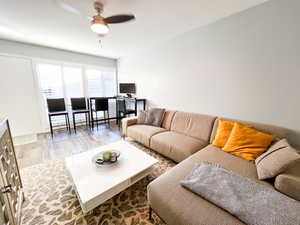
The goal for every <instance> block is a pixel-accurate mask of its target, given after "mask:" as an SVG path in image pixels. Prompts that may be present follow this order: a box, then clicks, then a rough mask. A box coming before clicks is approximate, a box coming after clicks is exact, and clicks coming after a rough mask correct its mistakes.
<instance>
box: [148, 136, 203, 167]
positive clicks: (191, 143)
mask: <svg viewBox="0 0 300 225" xmlns="http://www.w3.org/2000/svg"><path fill="white" fill-rule="evenodd" d="M206 145H207V142H206V141H201V140H198V139H196V138H192V137H189V136H186V135H183V134H180V133H176V132H173V131H167V132H163V133H159V134H156V135H154V136H152V138H151V140H150V148H152V149H154V150H155V151H157V152H159V153H161V154H162V155H164V156H166V157H168V158H170V159H173V160H174V161H176V162H180V161H182V160H184V159H186V158H187V157H189V156H190V155H192V154H194V153H195V152H197V151H198V150H200V149H202V148H204V147H205V146H206Z"/></svg>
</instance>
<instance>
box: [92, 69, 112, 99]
mask: <svg viewBox="0 0 300 225" xmlns="http://www.w3.org/2000/svg"><path fill="white" fill-rule="evenodd" d="M86 77H87V89H88V90H87V92H88V96H89V97H112V96H115V95H116V94H117V81H116V76H115V73H114V72H105V71H101V70H97V69H87V70H86Z"/></svg>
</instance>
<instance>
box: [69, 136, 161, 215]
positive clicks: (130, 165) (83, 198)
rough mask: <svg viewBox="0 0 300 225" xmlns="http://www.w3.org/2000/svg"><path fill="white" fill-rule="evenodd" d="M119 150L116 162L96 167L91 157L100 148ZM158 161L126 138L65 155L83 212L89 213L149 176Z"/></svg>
mask: <svg viewBox="0 0 300 225" xmlns="http://www.w3.org/2000/svg"><path fill="white" fill-rule="evenodd" d="M113 149H114V150H118V151H120V152H121V156H120V158H119V160H118V162H117V163H114V164H111V165H103V166H100V167H99V166H96V165H95V164H94V163H93V162H92V157H93V156H94V155H95V154H97V153H98V152H100V151H105V150H113ZM157 162H158V161H157V160H156V159H154V158H153V157H151V156H149V155H148V154H146V153H144V152H143V151H141V150H139V149H137V148H136V147H134V146H133V145H131V144H130V143H128V142H126V141H123V140H122V141H118V142H115V143H113V144H109V145H105V146H101V147H99V148H96V149H93V150H91V151H88V152H83V153H80V154H77V155H73V156H71V157H68V158H66V160H65V163H66V167H67V169H68V170H69V172H70V174H71V176H72V179H73V182H74V184H75V189H76V192H77V196H78V199H79V202H80V205H81V208H82V210H83V212H88V211H90V210H92V209H94V208H95V207H97V206H99V205H100V204H102V203H104V202H105V201H106V200H108V199H110V198H112V197H113V196H115V195H116V194H118V193H120V192H121V191H123V190H125V189H126V188H127V187H129V186H131V185H132V184H134V183H136V182H137V181H138V180H140V179H142V178H144V177H145V176H147V175H148V174H149V173H150V172H151V170H152V167H153V165H154V164H155V163H157Z"/></svg>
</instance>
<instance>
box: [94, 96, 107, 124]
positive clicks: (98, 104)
mask: <svg viewBox="0 0 300 225" xmlns="http://www.w3.org/2000/svg"><path fill="white" fill-rule="evenodd" d="M94 112H95V113H96V122H97V128H98V122H99V121H98V112H103V117H104V121H107V123H108V125H109V126H110V123H109V107H108V98H95V106H94V108H92V114H93V113H94ZM105 113H107V118H106V116H105ZM92 118H93V115H92ZM92 127H94V119H92Z"/></svg>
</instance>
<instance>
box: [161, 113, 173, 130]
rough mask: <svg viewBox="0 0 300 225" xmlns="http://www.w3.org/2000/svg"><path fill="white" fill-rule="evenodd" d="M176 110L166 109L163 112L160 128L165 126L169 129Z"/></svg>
mask: <svg viewBox="0 0 300 225" xmlns="http://www.w3.org/2000/svg"><path fill="white" fill-rule="evenodd" d="M175 113H176V111H171V110H166V111H165V114H164V118H163V121H162V124H161V127H162V128H165V129H167V130H170V129H171V124H172V121H173V118H174V115H175Z"/></svg>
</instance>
